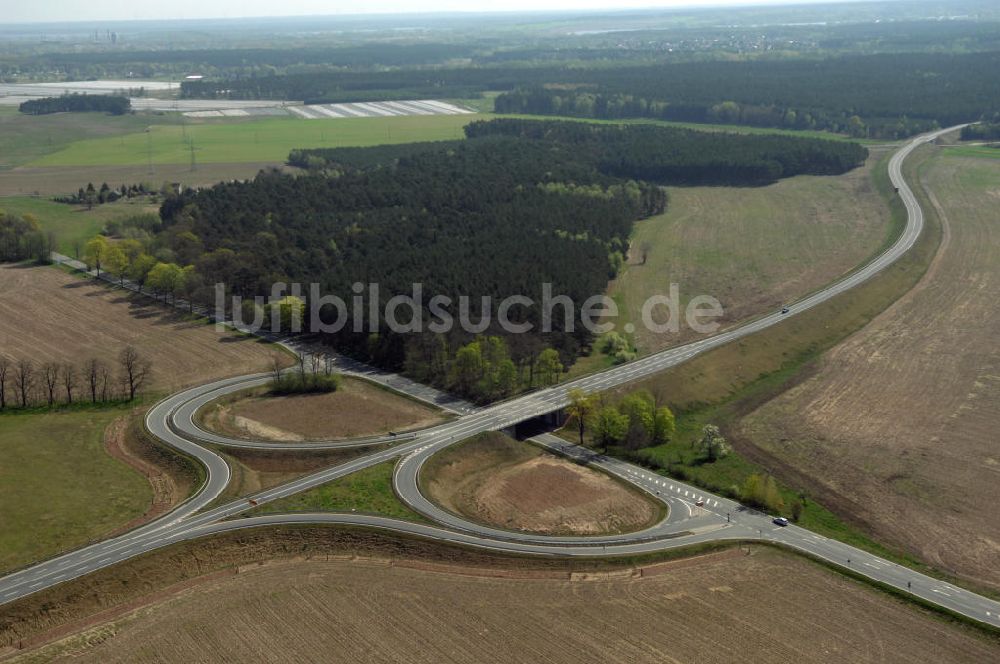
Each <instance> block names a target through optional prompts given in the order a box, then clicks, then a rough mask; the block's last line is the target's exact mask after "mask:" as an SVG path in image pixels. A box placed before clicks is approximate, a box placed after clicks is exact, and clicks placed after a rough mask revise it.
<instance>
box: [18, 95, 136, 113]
mask: <svg viewBox="0 0 1000 664" xmlns="http://www.w3.org/2000/svg"><path fill="white" fill-rule="evenodd" d="M18 110H20V111H21V112H22V113H26V114H28V115H48V114H50V113H66V112H72V113H97V112H100V113H110V114H111V115H125V114H126V113H128V112H129V111H131V110H132V102H131V101H129V99H128V97H120V96H118V95H89V94H68V95H62V96H59V97H44V98H42V99H29V100H28V101H26V102H22V103H21V105H20V106H19V107H18Z"/></svg>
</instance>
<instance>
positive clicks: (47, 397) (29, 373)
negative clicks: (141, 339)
mask: <svg viewBox="0 0 1000 664" xmlns="http://www.w3.org/2000/svg"><path fill="white" fill-rule="evenodd" d="M151 373H152V364H151V363H150V362H149V360H147V359H146V358H145V357H143V356H142V355H141V354H140V353H139V352H138V351H137V350H136V349H135V348H134V347H133V346H126V347H125V348H123V349H122V350H121V352H120V353H119V354H118V361H117V367H112V366H111V365H109V364H108V363H107V362H104V361H103V360H100V359H96V358H91V359H89V360H86V361H85V362H83V363H82V364H77V363H74V362H63V363H59V362H45V363H42V364H38V363H36V362H35V361H33V360H31V359H28V358H21V359H16V360H15V359H11V358H9V357H7V356H0V411H4V410H8V409H11V408H20V409H25V408H32V407H36V406H41V405H45V406H49V407H53V406H56V405H72V404H74V403H80V402H89V403H91V404H93V405H97V404H103V403H112V402H120V401H134V400H135V399H136V398H137V397H138V396H139V394H140V393H141V391H142V389H143V388H144V387H145V386H146V385H147V383H148V382H149V378H150V375H151Z"/></svg>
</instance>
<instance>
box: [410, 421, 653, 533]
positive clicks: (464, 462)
mask: <svg viewBox="0 0 1000 664" xmlns="http://www.w3.org/2000/svg"><path fill="white" fill-rule="evenodd" d="M438 456H440V457H441V458H439V459H434V458H432V459H431V461H430V462H428V463H427V465H426V466H425V467H424V469H423V470H422V471H421V475H422V481H423V480H424V479H426V487H427V489H428V491H429V496H430V498H431V499H433V500H434V501H436V502H437V503H439V504H440V505H441V506H443V507H444V508H445V509H448V510H450V511H452V512H455V513H458V514H461V515H463V516H466V517H468V518H470V519H473V520H475V521H479V522H482V523H487V524H490V525H493V526H497V527H499V528H506V529H508V530H520V531H526V532H533V533H546V534H559V535H594V534H601V533H622V532H632V531H636V530H641V529H642V528H645V527H648V526H651V525H653V524H654V523H656V521H657V520H658V519H659V517H660V515H661V513H660V510H659V509H658V508H657V507H656V506H655V505H654V504H653V503H652V502H651V501H650V500H648V499H646V498H644V497H643V496H641V495H640V494H639V493H638V492H636V491H633V490H630V489H628V488H626V487H625V485H623V484H620V483H619V482H617V481H615V480H613V479H611V478H610V477H608V476H607V475H605V474H603V473H599V472H597V471H594V470H590V469H588V468H585V467H583V466H580V465H577V464H575V463H573V462H571V461H568V460H566V459H564V458H562V457H557V456H555V455H552V454H548V453H544V452H542V451H541V450H539V449H538V448H536V447H533V446H531V445H529V444H528V443H522V442H518V441H515V440H513V439H511V438H507V437H506V436H504V435H502V434H487V435H485V436H482V437H479V438H477V439H475V440H473V441H471V442H469V443H466V444H464V445H461V446H459V447H456V448H453V449H447V450H445V451H443V452H440V453H439V455H438Z"/></svg>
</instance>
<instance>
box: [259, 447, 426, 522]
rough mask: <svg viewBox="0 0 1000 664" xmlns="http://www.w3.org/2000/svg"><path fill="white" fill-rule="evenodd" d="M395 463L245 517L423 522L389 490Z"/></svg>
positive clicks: (289, 499) (271, 504)
mask: <svg viewBox="0 0 1000 664" xmlns="http://www.w3.org/2000/svg"><path fill="white" fill-rule="evenodd" d="M395 465H396V464H395V462H393V461H386V462H384V463H380V464H378V465H375V466H369V467H368V468H364V469H362V470H359V471H358V472H356V473H351V474H350V475H348V476H347V477H342V478H340V479H338V480H334V481H332V482H329V483H327V484H323V485H321V486H318V487H316V488H314V489H310V490H309V491H305V492H303V493H299V494H296V495H294V496H289V497H288V498H282V499H281V500H276V501H274V502H273V503H268V504H266V505H262V506H261V507H259V508H257V509H256V510H253V511H252V512H248V513H247V516H256V515H260V514H275V513H282V512H360V513H362V514H375V515H378V516H388V517H392V518H396V519H405V520H407V521H419V522H423V523H427V520H426V519H425V518H423V517H422V516H420V515H419V514H417V513H416V512H414V511H413V510H411V509H410V508H409V507H407V506H406V505H404V504H403V503H402V501H400V500H399V498H397V497H396V493H395V491H394V490H393V488H392V472H393V468H395Z"/></svg>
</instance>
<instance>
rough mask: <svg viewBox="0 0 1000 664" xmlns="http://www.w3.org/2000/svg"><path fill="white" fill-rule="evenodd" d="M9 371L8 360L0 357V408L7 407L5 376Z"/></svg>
mask: <svg viewBox="0 0 1000 664" xmlns="http://www.w3.org/2000/svg"><path fill="white" fill-rule="evenodd" d="M9 372H10V360H8V359H7V358H6V357H0V410H5V409H6V408H7V376H8V375H9Z"/></svg>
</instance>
